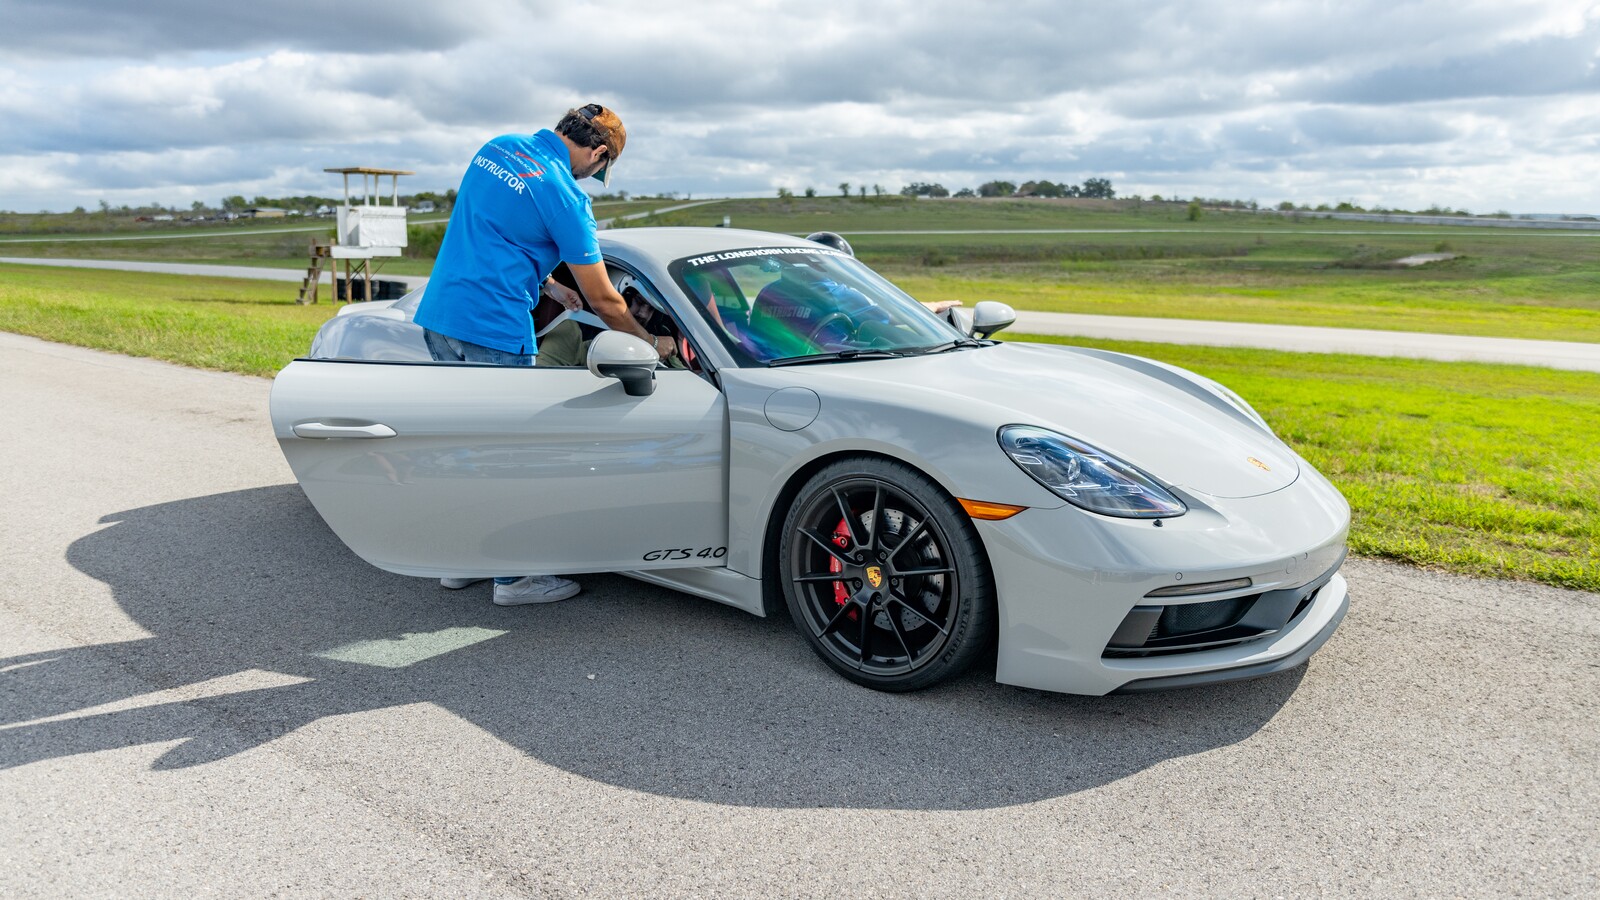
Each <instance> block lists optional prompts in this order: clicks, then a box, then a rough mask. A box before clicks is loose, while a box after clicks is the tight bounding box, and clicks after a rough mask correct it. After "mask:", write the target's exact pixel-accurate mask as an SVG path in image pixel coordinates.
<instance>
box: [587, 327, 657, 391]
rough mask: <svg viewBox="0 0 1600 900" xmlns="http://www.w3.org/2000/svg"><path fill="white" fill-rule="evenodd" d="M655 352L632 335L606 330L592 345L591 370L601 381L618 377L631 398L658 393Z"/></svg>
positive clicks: (590, 351) (590, 352) (589, 361)
mask: <svg viewBox="0 0 1600 900" xmlns="http://www.w3.org/2000/svg"><path fill="white" fill-rule="evenodd" d="M660 359H661V357H660V356H659V355H658V354H657V353H656V351H655V349H654V348H653V347H651V346H650V345H649V344H646V343H645V342H644V341H641V340H639V339H638V338H636V337H634V336H633V335H631V334H623V333H622V332H620V331H602V332H601V333H600V334H599V335H597V336H596V337H595V339H594V340H593V341H591V342H590V344H589V359H588V363H589V371H590V372H593V373H594V375H595V377H597V378H616V379H618V380H620V381H621V382H622V389H623V390H624V391H626V392H627V393H628V396H630V397H648V396H650V395H651V394H653V393H655V392H656V363H657V362H658V361H659V360H660Z"/></svg>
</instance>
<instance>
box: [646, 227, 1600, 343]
mask: <svg viewBox="0 0 1600 900" xmlns="http://www.w3.org/2000/svg"><path fill="white" fill-rule="evenodd" d="M723 215H729V216H730V217H731V218H732V220H733V224H734V225H735V226H739V227H750V228H757V229H761V230H772V231H783V232H789V233H794V234H806V233H809V232H811V231H814V230H822V229H827V230H832V231H839V232H842V233H844V234H845V235H846V236H847V237H848V238H849V239H850V241H851V243H852V245H853V246H854V247H855V250H856V253H857V255H859V256H860V257H861V258H862V260H863V261H865V262H868V263H869V264H871V265H872V266H873V267H874V268H876V269H878V270H879V271H881V272H883V273H884V274H885V275H888V276H889V277H891V278H892V279H894V280H895V281H896V283H898V284H900V285H901V286H902V287H904V288H906V289H907V290H908V291H910V292H911V293H912V294H913V295H914V296H916V297H917V298H918V299H920V300H962V301H965V302H966V303H968V304H969V305H970V304H971V303H973V302H975V301H977V300H1001V301H1004V302H1006V303H1010V304H1011V305H1012V306H1015V307H1016V308H1018V309H1030V310H1045V311H1051V312H1077V313H1095V314H1100V315H1124V316H1153V317H1161V318H1183V319H1211V320H1221V321H1235V322H1264V323H1273V324H1294V325H1324V326H1330V327H1342V328H1373V329H1380V330H1392V331H1430V332H1437V333H1443V334H1464V335H1482V336H1495V337H1520V338H1533V339H1546V340H1567V341H1593V342H1600V232H1550V231H1516V230H1512V229H1492V228H1463V227H1458V228H1446V227H1442V226H1426V227H1417V226H1391V225H1378V224H1373V223H1364V222H1335V221H1329V220H1323V219H1298V220H1297V219H1292V218H1283V217H1278V216H1263V215H1257V214H1251V213H1243V212H1218V213H1210V212H1208V213H1207V214H1206V215H1205V216H1204V217H1203V218H1202V219H1201V220H1200V221H1199V222H1189V221H1188V220H1187V218H1186V217H1185V215H1184V213H1183V209H1182V206H1181V205H1178V204H1153V203H1144V204H1119V203H1114V202H1103V201H1084V202H1081V203H1079V204H1076V205H1074V204H1070V203H1046V202H1040V201H1020V200H1019V201H968V202H963V201H937V202H935V201H909V200H903V199H900V198H895V199H894V200H893V201H882V202H880V201H873V200H867V201H855V200H851V201H846V200H843V199H842V198H832V199H816V200H793V201H779V200H739V201H728V202H725V203H720V204H717V205H715V206H708V207H704V208H700V209H691V210H684V211H682V212H678V213H670V214H667V215H664V216H660V217H658V218H659V220H660V221H661V222H662V223H664V224H711V223H712V222H714V221H721V217H722V216H723ZM645 221H650V220H648V219H647V220H645ZM910 227H917V228H925V229H929V230H936V229H971V230H978V229H998V228H1010V229H1047V228H1055V229H1068V228H1079V229H1104V230H1108V231H1110V230H1113V229H1122V231H1121V232H1112V233H1075V234H937V233H924V234H874V233H871V232H873V231H883V230H898V229H906V228H910ZM1138 229H1160V231H1148V230H1147V231H1139V230H1138ZM1330 232H1341V233H1330ZM1433 252H1453V253H1457V254H1460V258H1457V259H1453V260H1449V261H1446V262H1440V263H1432V264H1429V265H1426V266H1421V267H1417V268H1403V267H1396V266H1394V265H1392V263H1393V261H1394V260H1397V259H1400V258H1402V257H1406V256H1411V255H1414V254H1419V253H1433Z"/></svg>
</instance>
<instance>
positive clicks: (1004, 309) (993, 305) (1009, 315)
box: [970, 300, 1017, 338]
mask: <svg viewBox="0 0 1600 900" xmlns="http://www.w3.org/2000/svg"><path fill="white" fill-rule="evenodd" d="M1015 321H1017V311H1016V310H1014V309H1012V308H1011V307H1009V306H1007V305H1006V304H1004V303H1001V302H999V301H997V300H982V301H979V303H978V305H977V306H975V307H973V309H972V329H971V332H970V333H972V334H975V335H977V336H978V337H981V338H987V337H988V336H989V335H991V334H994V333H996V332H998V331H1001V330H1003V329H1005V328H1006V327H1008V326H1010V325H1011V323H1013V322H1015Z"/></svg>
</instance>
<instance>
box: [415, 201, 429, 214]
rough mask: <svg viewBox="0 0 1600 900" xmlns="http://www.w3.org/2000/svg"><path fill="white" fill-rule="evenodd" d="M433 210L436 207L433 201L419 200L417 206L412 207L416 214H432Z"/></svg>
mask: <svg viewBox="0 0 1600 900" xmlns="http://www.w3.org/2000/svg"><path fill="white" fill-rule="evenodd" d="M433 210H434V206H433V201H432V200H418V201H417V204H416V205H415V206H413V207H411V211H412V212H415V213H431V212H433Z"/></svg>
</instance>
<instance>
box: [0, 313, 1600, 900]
mask: <svg viewBox="0 0 1600 900" xmlns="http://www.w3.org/2000/svg"><path fill="white" fill-rule="evenodd" d="M267 391H268V383H267V382H266V381H263V380H259V379H250V378H244V377H237V376H228V375H220V374H214V373H206V372H200V371H194V370H189V369H183V368H179V367H175V366H169V365H166V364H163V363H158V362H153V361H149V360H138V359H130V358H125V357H118V356H111V355H107V354H102V353H97V352H94V351H88V350H83V349H78V348H73V347H65V346H60V345H55V344H48V343H44V342H41V341H36V340H32V339H29V338H23V337H18V336H14V335H9V334H0V409H3V410H4V415H5V423H6V427H5V428H4V429H0V461H3V463H4V464H3V465H0V496H4V497H5V498H6V501H5V506H6V510H7V515H6V516H4V517H3V518H0V563H3V565H4V567H5V568H4V571H5V577H4V578H0V859H4V860H5V863H4V865H0V896H5V897H30V896H82V895H191V894H193V895H227V896H237V895H245V896H260V895H265V894H286V895H362V896H389V895H416V894H427V895H440V894H445V895H456V896H459V895H468V894H470V895H483V896H522V895H532V894H538V895H552V896H568V895H598V896H617V895H623V894H629V895H642V896H671V895H696V896H750V895H755V894H761V895H775V896H826V897H829V898H838V897H855V896H905V897H932V896H948V897H974V896H978V897H989V896H1040V897H1044V896H1052V897H1053V896H1067V895H1078V896H1082V895H1107V896H1130V897H1131V896H1141V897H1142V896H1147V895H1152V894H1153V895H1163V894H1165V895H1177V896H1198V895H1213V896H1221V895H1227V896H1269V895H1271V896H1275V895H1305V894H1312V893H1323V894H1336V895H1363V896H1370V895H1384V896H1389V895H1401V896H1404V895H1423V896H1457V895H1462V896H1504V895H1532V896H1595V895H1596V894H1597V893H1600V875H1597V870H1600V849H1597V848H1600V753H1597V750H1600V729H1597V728H1596V725H1595V723H1596V716H1597V712H1600V710H1597V706H1600V649H1597V648H1600V640H1597V638H1600V604H1597V602H1596V601H1597V599H1600V598H1597V597H1596V596H1595V595H1592V594H1585V593H1577V592H1572V591H1563V590H1557V589H1553V588H1548V587H1541V586H1536V585H1527V584H1516V583H1501V582H1494V581H1480V580H1473V579H1468V578H1460V577H1453V576H1446V575H1438V574H1430V573H1427V572H1422V571H1418V570H1415V569H1411V568H1406V567H1401V566H1396V565H1388V564H1381V563H1377V562H1371V561H1359V560H1357V561H1352V562H1351V563H1349V564H1348V565H1347V567H1346V574H1347V575H1348V576H1349V579H1350V585H1351V591H1352V594H1353V606H1352V609H1351V612H1350V615H1349V617H1348V618H1347V619H1346V621H1345V624H1344V625H1343V627H1342V628H1341V629H1340V630H1339V632H1338V633H1337V634H1335V635H1334V637H1333V639H1332V640H1331V641H1330V642H1329V644H1328V645H1327V646H1326V647H1324V648H1323V650H1322V651H1321V652H1320V653H1319V654H1318V655H1317V656H1315V657H1314V658H1313V659H1312V661H1311V662H1310V664H1309V666H1308V667H1306V668H1302V669H1299V670H1295V671H1292V672H1288V673H1284V674H1282V675H1279V676H1275V677H1273V678H1269V679H1263V680H1260V681H1255V682H1249V683H1245V684H1237V685H1228V686H1218V687H1213V688H1203V689H1194V690H1189V691H1184V692H1172V693H1166V694H1155V695H1139V696H1132V697H1113V698H1100V699H1093V698H1080V697H1067V696H1057V695H1048V694H1041V693H1036V692H1031V691H1025V690H1019V689H1014V688H1008V687H1003V686H1000V685H997V684H994V683H993V682H992V681H990V680H989V679H988V678H987V677H986V676H984V675H983V674H982V673H977V674H974V675H971V676H969V677H967V678H965V679H963V680H961V681H959V682H958V683H956V684H953V685H950V686H947V687H944V688H942V689H936V690H933V691H928V692H924V693H920V694H915V695H909V696H891V695H885V694H877V693H873V692H870V691H866V690H863V689H860V688H857V687H854V686H852V685H850V684H848V683H847V682H845V681H843V680H841V679H839V678H837V677H835V676H833V675H832V674H831V673H830V672H828V671H827V670H826V669H825V668H824V667H823V666H822V665H821V663H819V662H818V661H817V660H815V659H814V658H813V657H812V656H811V655H810V652H809V651H808V650H807V649H806V648H805V647H804V646H803V645H802V644H801V642H800V641H799V639H798V638H797V637H796V636H794V635H793V634H792V633H791V631H790V628H789V626H788V625H787V624H786V623H784V622H774V621H764V620H760V619H755V618H751V617H749V616H746V615H744V614H743V613H739V612H737V611H734V610H731V609H728V608H724V607H719V606H716V605H714V604H711V603H709V602H706V601H701V600H697V599H694V598H690V597H686V596H682V595H677V594H674V593H671V592H667V591H664V590H661V589H657V588H653V587H649V586H646V585H642V584H638V583H635V582H632V581H629V580H627V579H623V578H620V577H615V576H589V577H586V578H584V579H583V581H584V584H585V592H584V593H583V594H582V595H580V596H579V597H578V598H576V599H574V600H571V601H568V602H566V603H561V604H556V605H552V606H546V607H523V608H516V609H501V608H498V607H494V606H492V605H491V604H490V603H489V602H488V597H487V591H486V590H485V589H483V588H476V589H469V590H467V591H463V592H460V593H451V592H447V591H444V590H442V589H440V588H439V587H438V586H437V585H436V584H434V583H432V582H429V581H425V580H421V579H412V578H403V577H399V576H393V575H388V574H385V573H383V572H380V571H377V570H374V569H372V568H370V567H368V566H366V565H365V564H364V563H362V562H360V561H359V560H357V559H355V558H354V557H353V556H352V555H351V554H350V553H349V552H348V551H346V550H345V549H344V548H343V547H342V545H340V543H339V542H338V540H337V539H336V538H334V537H333V536H332V535H331V534H329V533H328V531H327V530H326V529H325V528H324V527H323V525H322V523H321V521H320V520H319V519H318V517H317V515H316V513H315V512H314V511H313V510H312V509H311V508H310V507H309V506H308V504H307V503H306V501H305V499H304V498H303V496H302V494H301V493H300V491H299V490H298V488H297V487H295V486H294V484H293V481H292V478H291V477H290V474H289V472H288V470H287V468H286V466H285V465H284V463H283V461H282V459H281V457H280V455H279V453H278V449H277V447H276V445H275V443H274V441H273V439H272V436H271V432H270V428H269V426H268V423H267V410H266V401H267Z"/></svg>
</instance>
